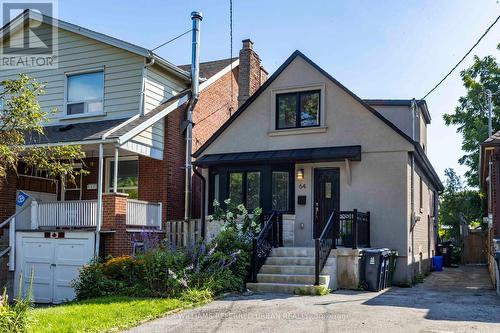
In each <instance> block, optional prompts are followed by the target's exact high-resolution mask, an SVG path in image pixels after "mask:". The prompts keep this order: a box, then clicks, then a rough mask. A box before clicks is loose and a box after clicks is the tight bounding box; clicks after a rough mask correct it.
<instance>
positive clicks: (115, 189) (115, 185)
mask: <svg viewBox="0 0 500 333" xmlns="http://www.w3.org/2000/svg"><path fill="white" fill-rule="evenodd" d="M118 162H119V149H118V146H117V147H115V164H114V170H113V193H117V192H118Z"/></svg>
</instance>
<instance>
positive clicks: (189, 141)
mask: <svg viewBox="0 0 500 333" xmlns="http://www.w3.org/2000/svg"><path fill="white" fill-rule="evenodd" d="M191 19H192V20H193V35H192V36H193V37H192V38H193V41H192V53H191V98H190V100H189V103H188V107H187V119H186V121H187V126H186V179H185V190H184V220H186V221H187V220H189V219H190V218H191V192H192V190H191V188H192V178H191V177H192V173H193V163H192V156H191V155H192V153H193V109H194V107H195V105H196V102H197V101H198V98H199V95H200V22H201V20H202V19H203V16H202V15H201V13H200V12H192V13H191Z"/></svg>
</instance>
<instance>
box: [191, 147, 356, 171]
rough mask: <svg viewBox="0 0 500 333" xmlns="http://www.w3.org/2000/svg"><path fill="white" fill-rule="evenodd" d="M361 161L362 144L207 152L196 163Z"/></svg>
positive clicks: (208, 164) (205, 165)
mask: <svg viewBox="0 0 500 333" xmlns="http://www.w3.org/2000/svg"><path fill="white" fill-rule="evenodd" d="M345 160H348V161H361V146H359V145H358V146H337V147H320V148H305V149H285V150H265V151H253V152H242V153H222V154H206V155H203V156H201V157H199V158H198V159H197V160H196V161H195V162H194V164H195V165H197V166H199V167H209V166H213V165H224V164H242V163H244V164H270V163H271V164H272V163H304V162H332V161H345Z"/></svg>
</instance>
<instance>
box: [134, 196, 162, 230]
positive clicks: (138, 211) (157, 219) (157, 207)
mask: <svg viewBox="0 0 500 333" xmlns="http://www.w3.org/2000/svg"><path fill="white" fill-rule="evenodd" d="M161 211H162V204H161V203H156V202H147V201H140V200H134V199H128V200H127V216H126V224H127V225H128V226H134V227H135V226H137V227H146V228H156V229H161V213H162V212H161Z"/></svg>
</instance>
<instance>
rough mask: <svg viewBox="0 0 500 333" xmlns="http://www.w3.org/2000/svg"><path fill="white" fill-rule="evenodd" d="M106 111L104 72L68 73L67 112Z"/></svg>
mask: <svg viewBox="0 0 500 333" xmlns="http://www.w3.org/2000/svg"><path fill="white" fill-rule="evenodd" d="M103 112H104V72H103V71H95V72H86V73H78V74H68V75H67V91H66V114H67V115H68V116H71V115H78V114H86V113H89V114H98V113H103Z"/></svg>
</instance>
